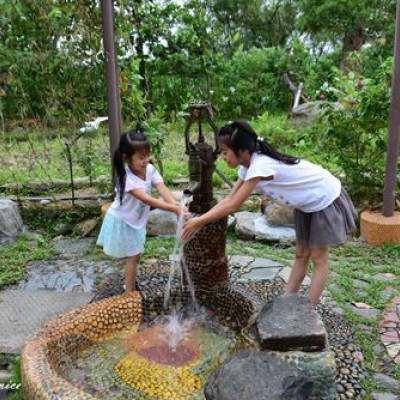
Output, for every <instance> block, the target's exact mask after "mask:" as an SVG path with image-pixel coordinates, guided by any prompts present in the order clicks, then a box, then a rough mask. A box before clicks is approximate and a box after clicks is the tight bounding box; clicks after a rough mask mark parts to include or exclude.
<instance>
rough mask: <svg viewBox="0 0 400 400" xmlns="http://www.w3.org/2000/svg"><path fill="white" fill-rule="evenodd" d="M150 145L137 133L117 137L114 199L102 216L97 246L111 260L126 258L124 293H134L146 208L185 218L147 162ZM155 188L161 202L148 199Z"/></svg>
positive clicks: (142, 247)
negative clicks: (157, 209) (168, 212)
mask: <svg viewBox="0 0 400 400" xmlns="http://www.w3.org/2000/svg"><path fill="white" fill-rule="evenodd" d="M150 158H151V157H150V142H149V140H148V139H147V137H146V136H145V135H144V134H143V133H142V132H141V131H140V130H136V131H130V132H126V133H124V134H123V135H122V136H121V139H120V142H119V147H118V149H117V150H116V151H115V153H114V165H113V167H114V171H115V174H116V178H117V185H116V188H115V192H116V196H115V200H114V202H113V203H112V205H111V207H110V208H109V209H108V210H107V213H106V215H105V218H104V221H103V224H102V227H101V231H100V235H99V238H98V240H97V244H98V245H101V246H103V250H104V252H105V253H106V254H107V255H109V256H113V257H117V258H125V257H126V270H125V286H126V291H127V292H130V291H132V290H135V285H136V273H137V265H138V264H139V260H140V255H141V253H142V252H143V249H144V243H145V239H146V224H147V221H148V218H149V212H150V206H152V207H155V208H161V209H162V210H165V211H172V212H174V213H175V214H177V215H181V214H183V215H186V214H187V209H186V207H180V206H179V205H177V204H176V201H175V199H174V197H173V195H172V193H171V192H170V190H169V189H168V188H167V187H166V186H165V185H164V182H163V179H162V177H161V175H160V174H159V173H158V171H157V170H156V168H155V167H154V166H153V165H152V164H151V163H150ZM153 185H154V186H155V187H156V188H157V190H158V192H159V194H160V195H161V196H162V198H163V200H160V199H156V198H154V197H152V196H151V188H152V186H153Z"/></svg>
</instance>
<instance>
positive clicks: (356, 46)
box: [298, 0, 396, 70]
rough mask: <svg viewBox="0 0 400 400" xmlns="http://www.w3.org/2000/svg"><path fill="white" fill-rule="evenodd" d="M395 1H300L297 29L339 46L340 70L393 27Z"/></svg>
mask: <svg viewBox="0 0 400 400" xmlns="http://www.w3.org/2000/svg"><path fill="white" fill-rule="evenodd" d="M395 3H396V2H395V1H394V0H358V1H352V0H299V6H300V10H301V16H300V18H299V23H298V26H299V29H300V31H302V32H304V33H308V34H310V35H311V36H312V38H313V39H317V40H319V41H324V42H330V43H331V44H333V45H336V44H340V45H341V61H340V64H341V69H342V70H344V69H346V68H347V67H348V64H347V57H348V55H349V53H351V52H354V51H359V50H360V49H361V47H362V45H363V44H364V43H366V42H367V41H371V40H375V39H377V38H379V37H382V35H383V36H384V35H385V32H386V31H387V26H388V25H394V16H395V12H394V9H395Z"/></svg>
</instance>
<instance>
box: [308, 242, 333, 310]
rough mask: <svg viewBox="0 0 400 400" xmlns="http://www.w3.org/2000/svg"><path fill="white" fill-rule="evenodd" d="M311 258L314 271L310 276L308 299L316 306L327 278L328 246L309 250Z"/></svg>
mask: <svg viewBox="0 0 400 400" xmlns="http://www.w3.org/2000/svg"><path fill="white" fill-rule="evenodd" d="M311 259H312V261H313V263H314V273H313V276H312V278H311V285H310V294H309V299H310V301H311V303H312V304H313V305H314V306H316V305H317V303H318V301H319V299H320V297H321V295H322V291H323V290H324V287H325V282H326V279H327V278H328V266H329V247H328V246H325V247H319V248H315V249H312V250H311Z"/></svg>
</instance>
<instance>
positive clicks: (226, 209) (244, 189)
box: [182, 177, 261, 240]
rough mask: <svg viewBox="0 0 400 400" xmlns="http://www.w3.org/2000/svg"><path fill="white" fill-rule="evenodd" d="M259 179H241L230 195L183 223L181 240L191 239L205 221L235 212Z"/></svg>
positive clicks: (211, 220) (214, 219) (216, 219)
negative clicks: (205, 211) (198, 215)
mask: <svg viewBox="0 0 400 400" xmlns="http://www.w3.org/2000/svg"><path fill="white" fill-rule="evenodd" d="M260 180H261V178H258V177H257V178H253V179H250V180H248V181H246V182H243V181H242V182H241V184H240V185H238V187H237V188H236V185H235V187H234V189H235V188H236V190H235V191H234V192H233V193H232V195H229V196H228V197H227V198H225V199H224V200H223V201H221V202H219V203H218V204H217V205H216V206H215V207H213V208H212V209H211V210H210V211H208V212H207V213H205V214H203V215H201V216H200V217H194V218H192V219H190V220H189V221H187V222H186V223H185V224H184V225H183V227H184V230H183V232H182V240H188V239H191V238H192V237H193V236H194V234H195V233H196V232H197V231H198V230H200V229H201V228H202V227H203V226H204V225H206V224H207V223H209V222H214V221H218V220H219V219H221V218H224V217H226V216H227V215H229V214H232V213H234V212H236V211H237V210H238V209H239V207H240V206H241V205H242V204H243V203H244V202H245V201H246V199H247V198H248V197H249V196H250V194H251V193H252V192H253V190H254V188H255V187H256V185H257V183H258V182H259V181H260ZM232 191H233V190H232Z"/></svg>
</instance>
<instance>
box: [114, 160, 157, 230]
mask: <svg viewBox="0 0 400 400" xmlns="http://www.w3.org/2000/svg"><path fill="white" fill-rule="evenodd" d="M125 170H126V181H125V192H124V197H123V199H122V204H121V203H120V196H119V190H118V186H117V187H116V189H115V193H116V197H115V200H114V202H113V204H112V205H111V207H110V208H109V209H108V211H107V212H111V213H112V214H114V215H115V216H117V217H119V218H121V219H122V220H124V222H126V223H127V224H128V225H130V226H132V228H135V229H143V228H145V227H146V224H147V220H148V218H149V212H150V206H149V205H147V204H145V203H143V202H142V201H140V200H139V199H138V198H137V197H135V196H133V195H132V194H130V193H129V192H130V191H131V190H134V189H142V190H144V191H145V192H146V193H147V194H149V195H151V186H152V185H155V184H156V183H159V182H163V178H162V177H161V175H160V174H159V173H158V171H157V170H156V169H155V167H154V165H152V164H148V165H147V168H146V179H145V180H143V179H141V178H139V177H138V176H136V175H135V174H134V173H132V171H131V170H130V169H129V168H128V167H126V168H125Z"/></svg>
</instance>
